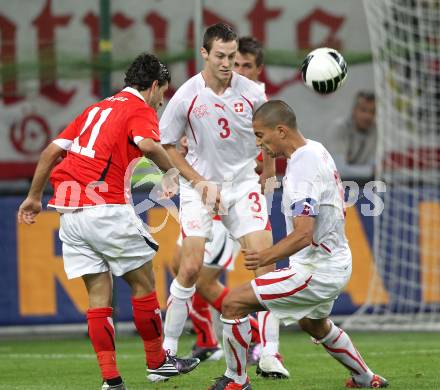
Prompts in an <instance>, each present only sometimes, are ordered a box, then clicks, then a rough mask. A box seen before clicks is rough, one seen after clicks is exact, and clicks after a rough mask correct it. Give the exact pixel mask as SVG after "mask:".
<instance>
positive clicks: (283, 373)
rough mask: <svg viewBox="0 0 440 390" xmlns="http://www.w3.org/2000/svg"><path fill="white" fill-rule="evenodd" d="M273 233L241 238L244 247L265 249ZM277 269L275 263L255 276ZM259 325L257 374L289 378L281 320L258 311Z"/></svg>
mask: <svg viewBox="0 0 440 390" xmlns="http://www.w3.org/2000/svg"><path fill="white" fill-rule="evenodd" d="M272 242H273V240H272V233H271V231H268V230H260V231H256V232H252V233H249V234H247V235H246V236H244V237H242V238H241V239H240V244H241V246H242V248H246V249H247V248H249V249H254V250H257V251H261V250H264V249H266V248H269V247H270V246H272ZM274 270H275V264H271V265H269V266H266V267H261V268H258V269H257V270H256V271H255V276H256V277H258V276H260V275H264V274H266V273H268V272H272V271H274ZM257 316H258V326H259V330H260V338H261V344H262V352H261V357H260V361H259V363H258V366H257V374H261V375H262V376H264V377H271V378H281V379H282V378H288V377H289V376H290V374H289V371H288V370H287V369H286V368H285V367H284V364H283V361H282V358H281V355H280V353H279V340H280V322H279V320H278V319H277V318H276V317H275V316H274V315H273V314H272V313H271V312H269V311H267V310H265V311H260V312H258V313H257Z"/></svg>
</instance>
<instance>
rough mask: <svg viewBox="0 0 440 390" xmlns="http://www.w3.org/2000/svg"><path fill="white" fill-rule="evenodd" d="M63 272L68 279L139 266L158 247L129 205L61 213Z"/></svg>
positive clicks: (88, 208)
mask: <svg viewBox="0 0 440 390" xmlns="http://www.w3.org/2000/svg"><path fill="white" fill-rule="evenodd" d="M60 219H61V222H60V225H61V226H60V239H61V241H62V242H63V259H64V270H65V271H66V274H67V277H68V278H69V279H73V278H77V277H79V276H83V275H86V274H96V273H101V272H106V271H109V270H111V272H112V274H113V275H116V276H121V275H124V274H125V273H127V272H129V271H132V270H134V269H136V268H139V267H141V266H142V265H143V264H145V263H146V262H148V261H150V260H151V259H152V258H153V257H154V255H155V254H156V252H157V250H158V248H159V246H158V244H157V243H156V241H154V239H153V238H152V237H151V235H150V234H149V233H148V231H147V230H146V229H145V227H144V225H143V224H142V221H141V220H140V219H139V218H138V216H137V215H136V214H135V212H134V209H133V207H131V206H130V205H126V204H124V205H104V206H95V207H87V208H83V209H77V210H76V211H74V212H67V213H63V214H61V218H60Z"/></svg>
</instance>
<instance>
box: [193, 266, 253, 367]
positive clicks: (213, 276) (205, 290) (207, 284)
mask: <svg viewBox="0 0 440 390" xmlns="http://www.w3.org/2000/svg"><path fill="white" fill-rule="evenodd" d="M221 272H222V271H221V270H219V269H215V268H209V267H202V270H201V272H200V275H199V279H198V280H197V284H196V286H197V291H198V292H199V293H200V295H201V296H202V297H203V298H205V299H206V300H207V301H208V302H209V303H210V304H211V305H212V306H213V307H214V308H215V309H216V310H217V311H218V312H219V313H221V310H222V303H223V300H224V298H225V296H226V295H227V293H228V291H229V290H228V288H226V287H225V285H224V284H222V283H221V282H220V280H219V278H220V275H221ZM249 322H250V325H251V332H252V333H251V346H256V347H258V346H259V345H260V343H261V339H260V334H259V327H258V322H257V320H256V319H255V318H254V317H252V316H250V317H249ZM258 358H259V356H258ZM255 363H256V362H255ZM255 363H254V364H255Z"/></svg>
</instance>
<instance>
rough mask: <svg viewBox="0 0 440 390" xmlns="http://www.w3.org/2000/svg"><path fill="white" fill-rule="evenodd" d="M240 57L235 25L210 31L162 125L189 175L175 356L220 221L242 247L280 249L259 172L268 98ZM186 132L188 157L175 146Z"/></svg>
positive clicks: (174, 292)
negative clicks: (258, 122) (197, 65)
mask: <svg viewBox="0 0 440 390" xmlns="http://www.w3.org/2000/svg"><path fill="white" fill-rule="evenodd" d="M236 51H237V35H236V34H235V32H234V31H232V29H231V28H230V27H229V26H227V25H225V24H221V23H219V24H217V25H213V26H211V27H209V28H208V29H207V31H206V32H205V35H204V43H203V48H202V49H201V54H202V56H203V58H204V60H205V66H204V69H203V71H202V72H201V73H199V74H197V75H196V76H194V77H192V78H191V79H190V80H188V81H187V82H186V83H184V84H183V85H182V86H181V87H180V88H179V90H178V91H177V92H176V93H175V95H174V96H173V98H172V99H171V100H170V102H169V103H168V106H167V108H166V109H165V112H164V113H163V115H162V118H161V121H160V129H161V143H162V144H163V145H164V147H165V149H166V150H167V152H168V153H169V156H170V158H171V160H172V161H173V162H174V163H175V165H176V167H177V168H178V169H179V171H180V173H181V178H180V222H181V228H182V234H183V237H184V240H183V246H182V261H181V264H180V268H179V272H178V274H177V276H176V278H175V279H174V280H173V282H172V284H171V288H170V298H169V306H168V310H167V317H166V321H165V335H166V336H165V345H166V346H167V348H169V349H170V350H171V353H176V351H177V343H178V338H179V337H180V335H181V333H182V330H183V325H184V322H185V319H186V317H187V305H189V304H190V299H191V297H192V296H193V294H194V292H195V283H196V281H197V277H198V275H199V272H200V269H201V267H202V262H203V255H204V248H205V241H207V240H208V241H209V240H210V239H211V238H212V215H213V214H215V213H218V214H219V215H220V217H221V219H222V222H223V224H224V225H225V226H226V227H227V228H228V230H229V232H230V233H231V234H232V236H233V237H234V238H235V239H239V241H240V244H241V245H242V247H245V248H252V249H263V248H266V247H268V246H270V245H271V243H272V235H271V232H270V230H268V229H269V226H270V225H269V220H268V215H267V206H266V200H265V197H264V196H263V195H262V194H261V188H260V185H259V183H258V179H259V178H258V175H257V174H256V173H255V161H254V160H255V158H256V156H257V154H258V148H257V147H256V146H255V135H254V133H253V130H252V115H253V112H254V111H255V110H256V109H257V108H258V107H259V106H260V105H261V104H263V103H264V102H265V100H266V98H265V95H264V94H263V93H262V92H261V88H260V87H259V86H258V85H257V84H256V83H254V82H253V81H251V80H248V79H247V78H245V77H243V76H240V75H238V74H237V73H234V72H233V71H232V67H233V65H234V59H235V55H236ZM184 134H186V135H187V137H188V149H189V151H188V154H187V156H186V158H183V157H182V156H180V155H179V153H178V151H177V150H176V147H175V145H176V144H177V143H178V141H179V140H180V138H181V137H182V136H183V135H184ZM265 168H268V169H269V170H271V172H270V173H268V172H267V171H266V169H265V172H263V174H264V175H265V176H264V177H268V176H273V175H274V173H275V172H274V171H275V170H274V163H273V161H270V160H269V161H268V160H267V159H266V162H265ZM220 200H221V207H220ZM209 206H213V207H211V209H209ZM273 269H274V266H269V267H265V268H262V269H259V270H257V274H262V273H266V272H268V271H271V270H273Z"/></svg>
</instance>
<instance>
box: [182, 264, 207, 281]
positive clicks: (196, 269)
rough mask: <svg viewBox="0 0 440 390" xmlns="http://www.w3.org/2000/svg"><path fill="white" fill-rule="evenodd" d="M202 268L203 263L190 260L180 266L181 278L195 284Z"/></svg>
mask: <svg viewBox="0 0 440 390" xmlns="http://www.w3.org/2000/svg"><path fill="white" fill-rule="evenodd" d="M201 268H202V266H201V264H197V263H190V262H188V263H187V264H185V265H184V266H183V264H182V265H181V266H180V268H179V273H178V275H179V279H180V280H184V281H185V282H186V283H190V284H195V283H196V281H197V278H198V276H199V273H200V269H201Z"/></svg>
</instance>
